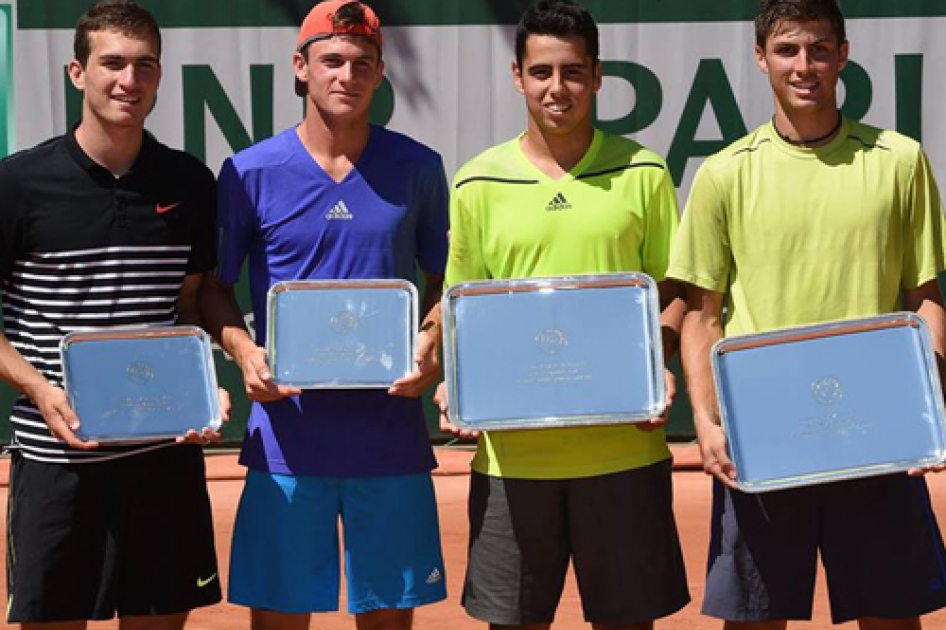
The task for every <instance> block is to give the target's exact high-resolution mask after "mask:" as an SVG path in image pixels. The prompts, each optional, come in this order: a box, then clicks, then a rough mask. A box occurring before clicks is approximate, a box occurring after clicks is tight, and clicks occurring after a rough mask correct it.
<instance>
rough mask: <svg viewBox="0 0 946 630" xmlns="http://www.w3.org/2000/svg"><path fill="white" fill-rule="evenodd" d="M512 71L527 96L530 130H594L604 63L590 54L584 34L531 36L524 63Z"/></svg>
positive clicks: (566, 132)
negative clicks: (596, 104) (592, 117)
mask: <svg viewBox="0 0 946 630" xmlns="http://www.w3.org/2000/svg"><path fill="white" fill-rule="evenodd" d="M512 72H513V81H514V83H515V86H516V89H518V90H519V92H521V93H522V95H523V96H525V99H526V108H527V109H528V111H529V130H530V131H538V132H539V133H542V134H543V135H554V136H566V135H569V134H572V133H574V132H576V131H579V132H586V131H589V130H590V129H591V126H592V120H591V112H592V104H593V102H594V95H595V93H596V92H597V91H598V90H599V89H600V87H601V63H600V62H599V61H597V60H595V59H592V57H591V55H589V54H588V51H587V50H586V47H585V40H584V39H583V38H582V37H580V36H578V35H569V36H566V37H556V36H554V35H530V36H529V38H528V39H527V40H526V42H525V50H524V54H523V56H522V64H521V65H520V64H519V63H517V62H513V66H512Z"/></svg>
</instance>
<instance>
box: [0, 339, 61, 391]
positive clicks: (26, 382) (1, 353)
mask: <svg viewBox="0 0 946 630" xmlns="http://www.w3.org/2000/svg"><path fill="white" fill-rule="evenodd" d="M0 380H2V381H3V382H4V383H6V384H8V385H10V386H11V387H13V388H15V389H17V390H18V391H20V392H22V393H24V394H25V395H26V396H28V397H29V398H31V399H33V400H36V398H37V397H38V392H39V391H40V390H41V389H42V388H44V387H48V386H49V385H50V383H49V381H48V380H46V377H45V376H43V375H42V374H41V373H40V372H39V371H38V370H37V369H36V368H35V367H33V365H32V364H31V363H30V362H29V361H27V360H26V359H24V358H23V355H21V354H20V353H19V351H18V350H17V349H16V348H14V347H13V345H12V344H11V343H10V340H9V339H7V337H6V335H4V334H3V333H0Z"/></svg>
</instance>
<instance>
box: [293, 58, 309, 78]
mask: <svg viewBox="0 0 946 630" xmlns="http://www.w3.org/2000/svg"><path fill="white" fill-rule="evenodd" d="M308 66H309V64H308V62H307V61H306V59H305V57H304V56H303V55H302V53H300V52H294V53H292V69H293V72H295V73H296V78H297V79H299V80H300V81H302V82H303V83H306V82H307V81H308V79H309V77H308V75H307V74H306V70H307V69H308Z"/></svg>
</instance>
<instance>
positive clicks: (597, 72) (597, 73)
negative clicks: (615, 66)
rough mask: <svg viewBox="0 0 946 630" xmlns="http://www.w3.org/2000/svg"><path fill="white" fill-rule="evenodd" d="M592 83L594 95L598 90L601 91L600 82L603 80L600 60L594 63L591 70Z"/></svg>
mask: <svg viewBox="0 0 946 630" xmlns="http://www.w3.org/2000/svg"><path fill="white" fill-rule="evenodd" d="M591 75H592V82H591V89H592V90H593V91H594V93H595V94H597V93H598V90H600V89H601V82H602V81H603V80H604V74H603V71H602V69H601V60H600V59H598V60H597V61H595V65H594V66H593V67H592V68H591Z"/></svg>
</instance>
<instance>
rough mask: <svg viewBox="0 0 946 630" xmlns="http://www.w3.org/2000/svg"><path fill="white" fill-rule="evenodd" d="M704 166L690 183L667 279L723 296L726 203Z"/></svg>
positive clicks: (727, 261) (728, 252) (727, 264)
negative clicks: (691, 183)
mask: <svg viewBox="0 0 946 630" xmlns="http://www.w3.org/2000/svg"><path fill="white" fill-rule="evenodd" d="M707 166H708V164H707V163H704V164H703V166H702V167H700V170H699V171H698V172H697V174H696V178H695V179H694V180H693V186H692V188H691V189H690V196H689V198H688V199H687V203H686V207H685V210H684V211H683V218H682V219H681V221H680V231H679V233H678V234H677V238H676V242H675V243H674V245H673V248H672V252H671V255H670V267H669V269H668V270H667V277H668V278H673V279H674V280H680V281H682V282H687V283H689V284H692V285H694V286H697V287H700V288H701V289H706V290H708V291H715V292H717V293H725V292H726V291H727V288H728V282H729V274H730V271H731V266H732V249H731V246H730V241H729V231H728V225H727V221H726V200H725V197H724V196H723V195H722V194H721V193H720V192H719V186H718V185H717V183H716V181H715V179H714V178H713V175H712V173H711V172H710V170H709V169H708V168H707Z"/></svg>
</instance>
